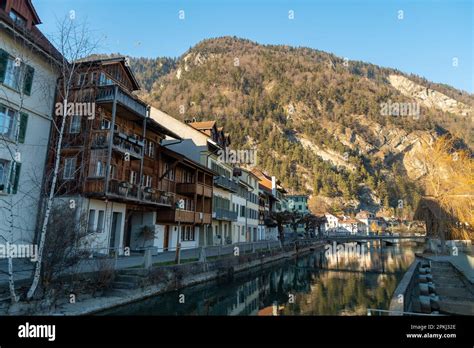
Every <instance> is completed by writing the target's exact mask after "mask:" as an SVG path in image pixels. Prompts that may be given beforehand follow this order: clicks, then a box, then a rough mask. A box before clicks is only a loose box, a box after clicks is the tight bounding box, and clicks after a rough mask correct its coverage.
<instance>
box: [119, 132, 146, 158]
mask: <svg viewBox="0 0 474 348" xmlns="http://www.w3.org/2000/svg"><path fill="white" fill-rule="evenodd" d="M113 148H114V149H115V150H118V151H120V152H122V153H128V154H130V155H133V156H135V157H138V158H142V157H143V146H142V145H141V143H139V142H138V141H135V143H134V142H133V140H130V139H128V138H126V135H122V134H115V135H114V140H113Z"/></svg>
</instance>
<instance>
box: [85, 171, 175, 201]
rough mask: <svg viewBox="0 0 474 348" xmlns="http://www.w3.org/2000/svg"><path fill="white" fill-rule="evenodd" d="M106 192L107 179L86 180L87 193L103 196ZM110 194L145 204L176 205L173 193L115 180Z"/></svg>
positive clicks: (111, 184) (110, 182)
mask: <svg viewBox="0 0 474 348" xmlns="http://www.w3.org/2000/svg"><path fill="white" fill-rule="evenodd" d="M104 190H105V178H88V179H87V180H86V186H85V191H86V192H87V193H91V194H94V193H95V194H103V193H104ZM108 194H111V195H114V196H117V197H122V198H124V199H129V200H133V201H142V202H145V203H147V202H148V203H156V204H160V205H167V206H172V205H173V204H174V194H173V193H171V192H163V191H157V190H155V189H151V188H148V187H142V188H140V187H139V186H138V185H132V184H130V183H129V182H127V181H120V180H115V179H112V180H110V181H109V189H108Z"/></svg>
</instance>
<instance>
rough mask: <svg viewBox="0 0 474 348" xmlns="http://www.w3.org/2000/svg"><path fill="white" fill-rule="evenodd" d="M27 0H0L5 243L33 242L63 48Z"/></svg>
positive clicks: (1, 236) (0, 233)
mask: <svg viewBox="0 0 474 348" xmlns="http://www.w3.org/2000/svg"><path fill="white" fill-rule="evenodd" d="M40 23H41V21H40V19H39V18H38V15H37V13H36V11H35V9H34V8H33V5H32V4H31V1H27V0H4V1H1V2H0V243H4V242H5V240H7V241H9V242H14V243H21V242H28V243H32V242H33V240H34V237H35V230H36V225H37V219H38V207H39V205H40V192H41V186H42V184H43V174H44V168H45V161H46V156H47V151H48V142H49V135H50V128H51V121H52V112H53V106H54V98H55V88H56V80H57V78H58V76H59V68H58V67H59V64H60V63H59V62H61V60H62V57H61V54H60V53H59V52H58V51H57V50H56V49H55V48H54V47H53V46H52V45H51V43H50V42H49V41H48V40H47V39H46V38H45V36H44V35H43V34H42V33H41V32H40V31H39V29H38V28H37V25H38V24H40Z"/></svg>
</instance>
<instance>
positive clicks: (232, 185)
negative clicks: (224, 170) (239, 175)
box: [214, 176, 239, 192]
mask: <svg viewBox="0 0 474 348" xmlns="http://www.w3.org/2000/svg"><path fill="white" fill-rule="evenodd" d="M214 185H216V186H219V187H222V188H223V189H226V190H229V191H232V192H237V191H238V187H239V186H238V185H237V183H236V182H234V181H232V180H230V179H228V178H226V177H225V176H217V177H215V178H214Z"/></svg>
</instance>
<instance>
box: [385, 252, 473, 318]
mask: <svg viewBox="0 0 474 348" xmlns="http://www.w3.org/2000/svg"><path fill="white" fill-rule="evenodd" d="M416 256H417V258H416V260H415V261H414V262H413V264H412V265H411V266H410V268H409V269H408V270H407V272H406V273H405V275H404V277H403V279H402V281H401V282H400V283H399V285H398V287H397V289H396V290H395V293H394V295H393V297H392V300H391V303H390V315H403V313H404V312H405V313H406V312H408V313H424V314H432V315H438V314H445V315H474V283H473V279H474V277H473V272H474V267H473V265H474V257H473V256H472V255H467V254H464V253H462V252H460V253H459V254H458V255H456V256H452V255H441V256H440V255H433V254H428V253H423V254H417V255H416Z"/></svg>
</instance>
